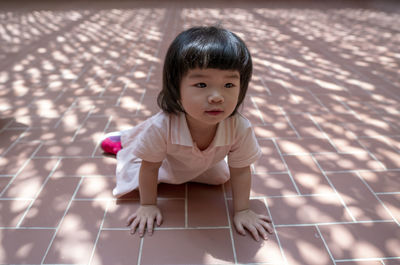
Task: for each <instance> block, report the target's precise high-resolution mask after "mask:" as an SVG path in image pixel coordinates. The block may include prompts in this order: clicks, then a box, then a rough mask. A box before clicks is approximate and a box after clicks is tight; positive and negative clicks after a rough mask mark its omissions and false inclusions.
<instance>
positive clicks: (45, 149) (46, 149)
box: [35, 141, 96, 157]
mask: <svg viewBox="0 0 400 265" xmlns="http://www.w3.org/2000/svg"><path fill="white" fill-rule="evenodd" d="M95 146H96V143H94V142H91V141H81V142H72V143H60V142H46V143H45V144H44V145H43V146H42V147H41V148H40V149H39V151H38V152H37V153H36V155H35V157H52V156H63V157H73V156H91V155H92V153H93V151H94V148H95Z"/></svg>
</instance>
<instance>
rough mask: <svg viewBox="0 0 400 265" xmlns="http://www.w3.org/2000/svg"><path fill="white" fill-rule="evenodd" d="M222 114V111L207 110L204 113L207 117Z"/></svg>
mask: <svg viewBox="0 0 400 265" xmlns="http://www.w3.org/2000/svg"><path fill="white" fill-rule="evenodd" d="M223 112H224V111H222V110H208V111H206V113H207V114H208V115H212V116H217V115H219V114H222V113H223Z"/></svg>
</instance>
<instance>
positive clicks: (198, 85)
mask: <svg viewBox="0 0 400 265" xmlns="http://www.w3.org/2000/svg"><path fill="white" fill-rule="evenodd" d="M195 86H196V87H199V88H205V87H206V86H207V85H206V83H197V84H195Z"/></svg>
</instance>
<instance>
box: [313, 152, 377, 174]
mask: <svg viewBox="0 0 400 265" xmlns="http://www.w3.org/2000/svg"><path fill="white" fill-rule="evenodd" d="M315 159H317V161H318V163H319V165H320V166H321V168H322V169H323V170H325V171H345V170H382V169H384V168H383V166H382V164H381V163H379V162H378V161H376V160H374V159H373V157H371V156H370V155H368V153H359V154H326V155H325V154H324V155H322V154H320V155H315Z"/></svg>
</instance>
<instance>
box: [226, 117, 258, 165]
mask: <svg viewBox="0 0 400 265" xmlns="http://www.w3.org/2000/svg"><path fill="white" fill-rule="evenodd" d="M236 123H237V124H236V129H235V141H234V144H233V145H232V147H231V150H230V152H229V153H228V164H229V166H230V167H233V168H241V167H246V166H250V165H251V164H253V163H254V162H256V161H257V160H258V159H259V158H260V156H261V154H262V153H261V149H260V146H259V145H258V142H257V139H256V136H255V133H254V130H253V128H252V127H251V124H250V122H249V121H248V120H247V119H245V118H244V117H242V116H239V117H238V119H237V121H236Z"/></svg>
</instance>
